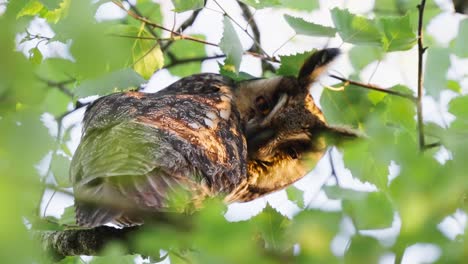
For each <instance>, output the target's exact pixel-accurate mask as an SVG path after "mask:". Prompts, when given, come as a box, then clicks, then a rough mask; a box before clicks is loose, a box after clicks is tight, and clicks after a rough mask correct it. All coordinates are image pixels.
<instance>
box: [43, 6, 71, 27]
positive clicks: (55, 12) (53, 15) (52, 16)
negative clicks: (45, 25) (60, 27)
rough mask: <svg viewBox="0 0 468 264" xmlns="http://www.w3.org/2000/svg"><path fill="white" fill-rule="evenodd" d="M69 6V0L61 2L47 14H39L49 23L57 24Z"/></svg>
mask: <svg viewBox="0 0 468 264" xmlns="http://www.w3.org/2000/svg"><path fill="white" fill-rule="evenodd" d="M70 5H71V0H63V1H61V2H60V3H59V4H58V6H57V8H55V9H49V11H48V12H46V13H43V14H41V16H42V17H43V18H45V19H46V20H47V22H49V23H57V22H58V21H59V20H60V19H61V18H63V17H64V16H66V14H67V13H68V10H69V7H70Z"/></svg>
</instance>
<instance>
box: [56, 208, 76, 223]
mask: <svg viewBox="0 0 468 264" xmlns="http://www.w3.org/2000/svg"><path fill="white" fill-rule="evenodd" d="M75 219H76V218H75V206H74V205H72V206H68V207H67V208H65V210H64V211H63V214H62V216H60V219H59V224H60V225H62V226H75V225H76V220H75Z"/></svg>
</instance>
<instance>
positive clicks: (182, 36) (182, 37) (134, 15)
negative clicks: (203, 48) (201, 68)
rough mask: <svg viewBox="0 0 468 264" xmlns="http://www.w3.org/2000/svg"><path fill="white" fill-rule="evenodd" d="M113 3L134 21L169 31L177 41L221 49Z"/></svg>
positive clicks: (120, 4) (117, 2) (114, 0)
mask: <svg viewBox="0 0 468 264" xmlns="http://www.w3.org/2000/svg"><path fill="white" fill-rule="evenodd" d="M112 3H114V4H115V5H117V6H118V7H120V8H121V9H122V10H124V11H125V12H127V14H128V15H129V16H131V17H133V18H134V19H136V20H139V21H141V22H143V23H146V24H145V26H147V25H148V26H151V27H153V28H159V29H162V30H165V31H167V32H170V33H171V35H173V36H174V37H173V39H174V40H177V39H187V40H191V41H195V42H199V43H203V44H205V45H210V46H215V47H219V45H218V44H216V43H212V42H208V41H205V40H203V39H200V38H195V37H192V36H188V35H184V34H181V33H179V32H175V31H173V30H171V29H168V28H166V27H163V26H161V25H159V24H156V23H154V22H153V21H151V20H149V19H147V18H145V17H143V16H141V15H139V14H137V13H135V12H134V11H133V10H127V9H126V8H125V7H124V6H123V4H122V3H121V2H119V1H116V0H113V1H112Z"/></svg>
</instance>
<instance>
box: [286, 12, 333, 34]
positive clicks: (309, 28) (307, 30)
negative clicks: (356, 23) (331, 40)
mask: <svg viewBox="0 0 468 264" xmlns="http://www.w3.org/2000/svg"><path fill="white" fill-rule="evenodd" d="M284 19H286V22H288V24H289V25H290V26H291V27H292V28H293V29H294V31H296V33H297V34H300V35H307V36H319V37H334V36H335V34H336V29H334V28H331V27H326V26H322V25H318V24H315V23H312V22H307V21H305V20H304V19H302V18H298V17H292V16H290V15H284Z"/></svg>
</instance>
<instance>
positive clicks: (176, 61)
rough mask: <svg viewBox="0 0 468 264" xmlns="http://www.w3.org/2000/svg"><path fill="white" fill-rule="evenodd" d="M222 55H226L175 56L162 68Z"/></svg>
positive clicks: (222, 55)
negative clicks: (182, 57) (178, 57)
mask: <svg viewBox="0 0 468 264" xmlns="http://www.w3.org/2000/svg"><path fill="white" fill-rule="evenodd" d="M224 57H226V55H224V54H220V55H214V56H203V57H194V58H185V59H177V58H175V57H174V58H173V60H172V61H171V63H169V64H167V65H165V66H164V68H165V69H167V68H171V67H174V66H177V65H180V64H184V63H190V62H198V61H205V60H213V59H220V58H224Z"/></svg>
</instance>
